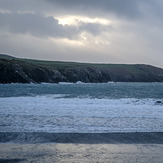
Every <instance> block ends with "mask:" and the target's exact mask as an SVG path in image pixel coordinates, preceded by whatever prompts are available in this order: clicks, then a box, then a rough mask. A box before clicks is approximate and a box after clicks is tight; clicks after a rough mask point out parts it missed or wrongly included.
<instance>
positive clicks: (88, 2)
mask: <svg viewBox="0 0 163 163" xmlns="http://www.w3.org/2000/svg"><path fill="white" fill-rule="evenodd" d="M48 1H49V2H51V3H53V4H54V5H55V4H56V5H57V4H58V5H60V6H61V7H64V8H65V9H66V10H74V11H81V12H83V13H84V12H87V11H89V10H92V12H93V13H94V14H96V12H97V13H98V11H99V10H100V11H102V12H105V13H106V14H107V13H114V14H116V15H118V16H126V17H137V16H139V13H140V12H139V6H138V5H139V3H138V2H139V1H140V0H48Z"/></svg>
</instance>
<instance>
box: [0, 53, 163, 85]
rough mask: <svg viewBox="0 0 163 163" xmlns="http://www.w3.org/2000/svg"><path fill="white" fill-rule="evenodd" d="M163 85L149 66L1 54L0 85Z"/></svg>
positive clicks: (159, 74)
mask: <svg viewBox="0 0 163 163" xmlns="http://www.w3.org/2000/svg"><path fill="white" fill-rule="evenodd" d="M78 81H81V82H84V83H106V82H110V81H113V82H163V69H161V68H157V67H153V66H150V65H143V64H142V65H139V64H135V65H125V64H87V63H75V62H57V61H40V60H29V59H20V58H14V57H10V56H8V55H0V83H4V84H5V83H42V82H45V83H58V82H74V83H75V82H78Z"/></svg>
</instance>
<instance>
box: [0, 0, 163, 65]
mask: <svg viewBox="0 0 163 163" xmlns="http://www.w3.org/2000/svg"><path fill="white" fill-rule="evenodd" d="M162 6H163V0H0V53H6V54H11V55H14V56H16V57H23V58H35V59H46V60H60V61H78V62H96V63H129V64H133V63H139V64H142V63H144V64H152V65H155V66H159V67H162V68H163V7H162Z"/></svg>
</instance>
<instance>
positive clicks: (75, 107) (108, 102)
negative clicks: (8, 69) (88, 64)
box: [0, 83, 163, 133]
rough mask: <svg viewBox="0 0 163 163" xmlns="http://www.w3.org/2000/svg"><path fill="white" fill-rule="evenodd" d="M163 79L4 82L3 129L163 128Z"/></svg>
mask: <svg viewBox="0 0 163 163" xmlns="http://www.w3.org/2000/svg"><path fill="white" fill-rule="evenodd" d="M158 101H159V102H163V83H106V84H81V83H80V84H71V83H69V84H68V83H67V84H66V83H62V84H6V85H2V84H0V131H1V132H47V133H109V132H163V104H161V103H159V102H158Z"/></svg>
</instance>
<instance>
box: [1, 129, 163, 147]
mask: <svg viewBox="0 0 163 163" xmlns="http://www.w3.org/2000/svg"><path fill="white" fill-rule="evenodd" d="M0 143H18V144H39V143H63V144H65V143H66V144H67V143H69V144H70V143H73V144H163V132H123V133H121V132H118V133H47V132H0Z"/></svg>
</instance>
